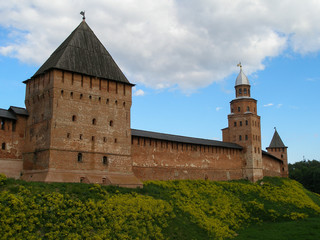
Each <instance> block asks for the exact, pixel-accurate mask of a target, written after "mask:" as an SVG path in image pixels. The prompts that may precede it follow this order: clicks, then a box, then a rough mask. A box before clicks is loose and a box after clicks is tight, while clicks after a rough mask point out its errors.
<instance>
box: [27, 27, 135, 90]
mask: <svg viewBox="0 0 320 240" xmlns="http://www.w3.org/2000/svg"><path fill="white" fill-rule="evenodd" d="M50 69H60V70H65V71H70V72H75V73H80V74H85V75H88V76H93V77H99V78H104V79H109V80H113V81H117V82H122V83H127V84H130V82H129V81H128V79H127V78H126V77H125V75H124V74H123V73H122V71H121V70H120V68H119V67H118V65H117V64H116V63H115V61H114V60H113V58H112V57H111V55H110V54H109V52H108V51H107V50H106V48H105V47H104V46H103V45H102V43H101V42H100V41H99V39H98V38H97V37H96V35H95V34H94V32H93V31H92V30H91V28H90V27H89V26H88V24H87V23H86V22H85V21H82V22H81V23H80V25H79V26H78V27H77V28H76V29H75V30H74V31H73V32H72V33H71V34H70V35H69V37H68V38H67V39H66V40H65V41H64V42H63V43H62V44H61V45H60V46H59V47H58V48H57V49H56V50H55V51H54V52H53V53H52V54H51V56H50V57H49V59H48V60H47V61H46V62H45V63H44V64H43V65H42V66H41V67H40V68H39V70H38V71H37V72H36V73H35V74H34V75H33V77H36V76H37V75H40V74H43V73H45V72H46V71H48V70H50Z"/></svg>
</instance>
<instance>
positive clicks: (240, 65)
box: [237, 62, 242, 70]
mask: <svg viewBox="0 0 320 240" xmlns="http://www.w3.org/2000/svg"><path fill="white" fill-rule="evenodd" d="M237 67H240V70H242V64H241V62H239V63H238V64H237Z"/></svg>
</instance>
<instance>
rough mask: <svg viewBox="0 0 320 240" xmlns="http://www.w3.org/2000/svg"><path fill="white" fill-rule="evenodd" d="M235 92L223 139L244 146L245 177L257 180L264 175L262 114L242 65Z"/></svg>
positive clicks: (223, 131)
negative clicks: (259, 114)
mask: <svg viewBox="0 0 320 240" xmlns="http://www.w3.org/2000/svg"><path fill="white" fill-rule="evenodd" d="M235 93H236V98H235V99H233V100H232V101H231V102H230V110H231V113H230V114H229V115H228V127H227V128H225V129H223V130H222V136H223V141H225V142H232V143H237V144H239V145H240V146H242V147H243V151H244V158H245V162H244V166H243V177H244V178H247V179H249V180H250V181H253V182H255V181H257V180H259V179H261V178H262V177H263V172H262V150H261V128H260V116H258V114H257V100H255V99H253V98H251V93H250V83H249V80H248V78H247V77H246V75H245V74H244V73H243V71H242V66H241V65H240V73H239V75H238V77H237V79H236V84H235Z"/></svg>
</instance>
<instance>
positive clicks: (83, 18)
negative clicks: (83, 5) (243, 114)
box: [80, 11, 86, 21]
mask: <svg viewBox="0 0 320 240" xmlns="http://www.w3.org/2000/svg"><path fill="white" fill-rule="evenodd" d="M80 14H81V15H82V20H83V21H84V20H85V19H86V16H85V14H86V12H85V11H81V12H80Z"/></svg>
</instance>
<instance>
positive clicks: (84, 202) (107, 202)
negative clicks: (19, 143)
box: [0, 175, 320, 239]
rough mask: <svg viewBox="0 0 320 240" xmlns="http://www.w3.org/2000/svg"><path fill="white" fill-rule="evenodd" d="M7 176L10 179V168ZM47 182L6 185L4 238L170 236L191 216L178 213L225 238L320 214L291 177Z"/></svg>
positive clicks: (0, 222) (1, 220) (1, 194)
mask: <svg viewBox="0 0 320 240" xmlns="http://www.w3.org/2000/svg"><path fill="white" fill-rule="evenodd" d="M0 179H1V180H0V183H4V182H6V178H5V176H4V177H3V175H0ZM47 186H49V185H48V184H44V183H41V184H40V183H39V184H37V183H26V182H22V181H17V182H15V181H14V180H12V181H11V180H10V181H7V182H6V184H3V185H0V239H167V238H169V239H170V236H169V235H168V234H166V233H165V232H166V231H167V230H168V229H173V230H172V231H173V232H174V231H182V230H181V229H183V228H182V226H181V225H182V224H185V221H182V222H180V224H181V225H177V222H179V221H181V219H179V218H177V217H176V215H177V214H179V217H181V216H184V217H188V221H187V222H191V224H192V226H196V227H197V229H201V231H203V232H205V233H206V234H207V237H206V239H207V238H209V239H225V238H232V237H234V236H235V235H236V232H237V230H239V229H240V228H243V227H245V226H247V225H248V224H252V223H260V222H262V221H277V220H279V219H281V220H290V221H291V220H299V219H303V218H306V217H308V216H315V215H319V214H320V207H319V205H318V204H317V203H316V202H314V201H313V200H312V199H311V198H310V197H309V195H310V194H311V193H309V192H307V191H306V190H305V189H304V188H303V187H302V186H301V185H300V184H298V183H297V182H295V181H292V180H289V179H277V178H270V179H264V180H263V184H262V182H258V183H256V184H253V183H250V182H244V181H234V182H211V181H203V180H197V181H190V180H181V181H149V182H145V183H144V189H131V190H129V189H121V188H116V187H103V186H100V185H98V184H93V185H86V184H73V185H72V184H69V185H67V184H60V185H59V184H56V185H52V186H53V187H52V188H47ZM59 186H60V187H59ZM67 188H71V189H73V191H66V189H67ZM82 190H83V191H82ZM312 196H313V197H314V199H316V201H317V202H318V203H319V202H320V198H319V196H317V195H312ZM175 224H176V225H175ZM173 226H174V227H173ZM180 228H181V229H180ZM191 238H192V237H190V239H191ZM171 239H174V237H172V238H171Z"/></svg>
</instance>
